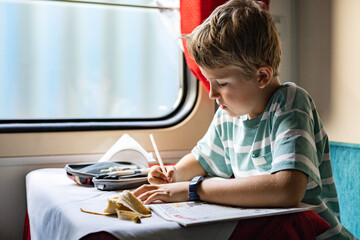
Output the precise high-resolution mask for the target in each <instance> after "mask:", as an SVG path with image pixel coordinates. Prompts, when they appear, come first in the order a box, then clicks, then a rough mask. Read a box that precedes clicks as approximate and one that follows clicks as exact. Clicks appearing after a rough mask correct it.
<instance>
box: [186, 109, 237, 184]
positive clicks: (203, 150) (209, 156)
mask: <svg viewBox="0 0 360 240" xmlns="http://www.w3.org/2000/svg"><path fill="white" fill-rule="evenodd" d="M219 118H221V114H219V111H218V112H217V113H216V114H215V116H214V119H213V121H212V123H211V125H210V127H209V129H208V131H207V132H206V134H205V135H204V137H203V138H202V139H201V140H200V141H199V142H198V143H197V145H196V146H195V147H194V148H193V150H192V153H193V155H194V156H195V158H196V159H197V160H198V161H199V163H200V164H201V166H202V167H203V168H204V169H205V171H206V172H207V173H208V174H210V175H212V176H217V177H223V178H229V177H230V176H231V175H232V174H233V173H232V169H231V164H230V161H229V160H227V159H226V156H225V153H224V147H223V144H222V140H221V123H219V122H220V121H219Z"/></svg>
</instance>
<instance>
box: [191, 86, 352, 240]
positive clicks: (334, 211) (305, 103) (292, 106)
mask: <svg viewBox="0 0 360 240" xmlns="http://www.w3.org/2000/svg"><path fill="white" fill-rule="evenodd" d="M192 153H193V154H194V156H195V157H196V159H197V160H198V161H199V162H200V164H201V165H202V166H203V167H204V169H205V170H206V171H207V172H208V173H209V174H210V175H214V176H219V177H224V178H229V177H230V176H232V175H234V176H235V177H236V178H241V177H248V176H256V175H264V174H273V173H276V172H278V171H280V170H286V169H296V170H299V171H302V172H304V173H305V174H307V175H308V176H309V178H308V184H307V188H306V192H305V195H304V198H303V201H304V202H307V203H310V204H314V205H318V206H319V208H318V210H317V213H318V214H319V215H320V216H321V217H322V218H323V219H325V220H326V221H327V222H328V223H329V224H330V226H331V227H330V229H329V230H328V231H326V232H325V233H323V234H322V235H321V236H319V239H352V238H353V236H352V235H351V234H350V233H349V232H348V231H347V230H346V229H345V228H344V227H343V226H342V225H341V223H340V222H339V219H340V212H339V204H338V198H337V193H336V189H335V184H334V178H333V176H332V169H331V161H330V154H329V141H328V137H327V134H326V131H325V129H324V127H323V125H322V123H321V120H320V117H319V115H318V113H317V110H316V107H315V104H314V103H313V101H312V99H311V97H310V96H309V95H308V93H307V92H306V91H305V90H303V89H302V88H300V87H298V86H296V85H295V84H293V83H285V84H283V85H282V86H281V87H280V88H279V89H278V90H277V91H276V92H275V93H274V94H273V96H272V98H271V99H270V101H269V103H268V105H267V107H266V109H265V110H264V112H263V114H261V115H260V116H258V117H256V118H255V119H251V120H247V117H246V116H240V117H230V116H229V115H228V114H227V112H226V111H224V110H222V109H218V111H217V112H216V113H215V116H214V119H213V121H212V123H211V125H210V127H209V130H208V132H207V133H206V134H205V136H204V137H203V138H202V139H201V140H200V141H199V142H198V144H197V146H196V147H195V148H194V149H193V150H192Z"/></svg>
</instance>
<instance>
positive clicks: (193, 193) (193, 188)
mask: <svg viewBox="0 0 360 240" xmlns="http://www.w3.org/2000/svg"><path fill="white" fill-rule="evenodd" d="M203 180H204V177H203V176H196V177H194V178H193V179H192V180H191V181H190V184H189V200H190V201H199V200H200V196H199V194H198V193H197V187H198V185H199V184H200V183H201V182H202V181H203Z"/></svg>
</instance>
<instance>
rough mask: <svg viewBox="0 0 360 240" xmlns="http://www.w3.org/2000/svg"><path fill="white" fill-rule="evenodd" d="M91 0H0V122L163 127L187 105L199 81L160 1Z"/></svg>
mask: <svg viewBox="0 0 360 240" xmlns="http://www.w3.org/2000/svg"><path fill="white" fill-rule="evenodd" d="M89 2H91V0H90V1H87V3H81V2H79V1H73V2H71V1H37V0H33V1H29V0H27V1H21V0H16V1H14V0H0V36H1V37H0V131H2V132H4V131H5V132H6V131H10V132H11V131H48V130H51V129H61V130H76V129H95V130H96V129H118V128H119V127H121V126H127V127H133V128H138V127H149V126H150V127H151V126H154V124H155V126H163V125H164V124H165V125H166V124H167V123H170V122H171V121H169V119H171V118H172V117H174V116H175V115H176V114H178V113H179V112H182V111H183V112H184V111H185V110H183V108H184V104H185V103H186V101H185V100H186V99H189V96H187V93H188V90H189V86H190V85H191V84H192V85H193V86H195V85H194V83H193V82H191V83H189V82H190V80H188V79H187V78H186V75H187V74H186V71H185V70H184V69H185V66H184V65H185V64H184V60H183V54H182V51H181V49H180V47H179V39H177V38H176V37H174V34H172V32H171V31H170V30H169V27H168V26H167V25H166V22H165V21H164V18H163V15H162V14H161V11H160V10H161V9H160V10H159V8H158V7H156V6H151V5H150V4H147V3H148V2H154V1H145V0H142V1H127V2H126V1H123V2H124V3H125V2H126V4H121V2H122V1H121V0H118V1H108V4H94V3H89ZM113 2H116V4H112V3H113ZM131 2H133V3H134V2H138V3H141V5H134V4H133V5H131ZM169 9H170V8H169ZM189 84H190V85H189ZM192 90H194V89H192ZM192 92H193V91H192ZM190 98H191V99H193V102H194V97H190ZM192 104H193V103H192ZM186 108H189V107H186ZM177 118H179V117H177ZM164 121H165V122H164ZM174 121H175V120H174Z"/></svg>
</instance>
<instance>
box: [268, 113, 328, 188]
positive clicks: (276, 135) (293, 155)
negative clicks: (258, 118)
mask: <svg viewBox="0 0 360 240" xmlns="http://www.w3.org/2000/svg"><path fill="white" fill-rule="evenodd" d="M311 116H312V113H311V108H310V110H309V111H304V110H300V109H296V108H294V109H291V110H288V111H285V112H281V113H278V116H276V117H274V119H275V120H274V122H273V131H272V134H271V142H272V157H273V160H272V168H271V172H272V173H274V172H278V171H280V170H286V169H296V170H299V171H302V172H304V173H305V174H307V175H308V176H309V177H310V178H311V179H312V180H313V181H315V182H316V184H317V185H318V186H320V187H321V177H320V172H319V165H320V163H321V155H322V151H318V150H317V144H316V140H315V133H314V128H315V127H314V120H313V118H312V117H311Z"/></svg>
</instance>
